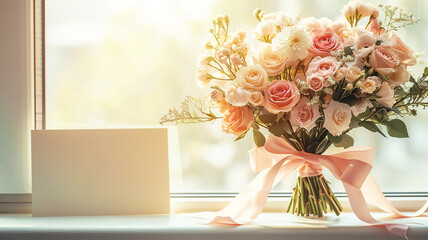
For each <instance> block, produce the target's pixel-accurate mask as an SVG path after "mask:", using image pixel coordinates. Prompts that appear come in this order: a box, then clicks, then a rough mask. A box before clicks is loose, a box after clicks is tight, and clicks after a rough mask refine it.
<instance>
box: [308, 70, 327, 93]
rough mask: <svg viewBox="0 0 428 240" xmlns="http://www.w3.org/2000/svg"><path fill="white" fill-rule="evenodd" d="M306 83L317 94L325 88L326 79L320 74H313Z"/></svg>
mask: <svg viewBox="0 0 428 240" xmlns="http://www.w3.org/2000/svg"><path fill="white" fill-rule="evenodd" d="M306 81H307V83H308V85H309V88H310V89H312V90H314V91H315V92H318V91H320V90H321V89H322V88H323V87H324V78H322V77H320V76H319V75H318V74H312V75H310V76H309V77H307V78H306Z"/></svg>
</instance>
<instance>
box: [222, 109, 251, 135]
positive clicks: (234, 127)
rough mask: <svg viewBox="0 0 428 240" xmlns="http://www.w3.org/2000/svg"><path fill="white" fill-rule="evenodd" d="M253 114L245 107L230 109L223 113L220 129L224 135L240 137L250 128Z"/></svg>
mask: <svg viewBox="0 0 428 240" xmlns="http://www.w3.org/2000/svg"><path fill="white" fill-rule="evenodd" d="M253 120H254V114H253V112H252V111H251V110H249V109H248V108H246V107H231V108H229V109H228V110H226V111H225V112H224V116H223V121H222V128H223V132H225V133H233V134H235V135H240V134H242V133H244V132H245V131H247V130H248V128H250V126H251V123H252V122H253Z"/></svg>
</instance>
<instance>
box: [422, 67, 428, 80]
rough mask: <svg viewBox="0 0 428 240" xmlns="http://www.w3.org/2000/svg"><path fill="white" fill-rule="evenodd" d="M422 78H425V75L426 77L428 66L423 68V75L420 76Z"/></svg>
mask: <svg viewBox="0 0 428 240" xmlns="http://www.w3.org/2000/svg"><path fill="white" fill-rule="evenodd" d="M422 77H423V78H426V77H428V67H425V69H424V74H423V76H422Z"/></svg>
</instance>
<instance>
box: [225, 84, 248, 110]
mask: <svg viewBox="0 0 428 240" xmlns="http://www.w3.org/2000/svg"><path fill="white" fill-rule="evenodd" d="M249 97H250V93H249V92H248V91H245V89H243V88H241V87H235V86H233V85H232V86H229V87H228V88H227V90H226V102H228V103H230V104H232V106H237V107H243V106H245V105H247V103H248V100H249Z"/></svg>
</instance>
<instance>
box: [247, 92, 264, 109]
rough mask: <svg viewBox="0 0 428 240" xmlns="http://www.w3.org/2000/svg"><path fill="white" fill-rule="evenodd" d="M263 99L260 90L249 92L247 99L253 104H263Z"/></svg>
mask: <svg viewBox="0 0 428 240" xmlns="http://www.w3.org/2000/svg"><path fill="white" fill-rule="evenodd" d="M264 100H265V99H264V98H263V94H262V93H261V92H252V93H250V99H249V100H248V101H249V102H250V103H251V104H253V105H255V106H259V105H262V104H263V102H264Z"/></svg>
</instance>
